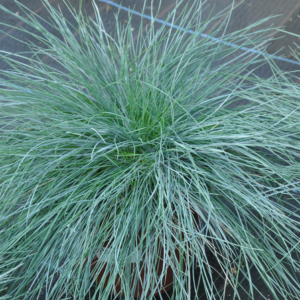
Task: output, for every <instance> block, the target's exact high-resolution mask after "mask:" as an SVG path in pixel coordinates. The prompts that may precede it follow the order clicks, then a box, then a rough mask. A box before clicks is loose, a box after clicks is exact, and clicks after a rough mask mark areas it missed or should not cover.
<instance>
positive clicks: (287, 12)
mask: <svg viewBox="0 0 300 300" xmlns="http://www.w3.org/2000/svg"><path fill="white" fill-rule="evenodd" d="M19 2H20V3H21V4H23V5H24V6H26V7H28V8H29V9H30V10H31V11H33V12H35V13H37V14H38V15H39V16H40V17H42V18H44V19H46V18H47V16H48V15H49V14H48V12H47V10H46V9H45V7H44V6H43V4H42V3H41V1H40V0H20V1H19ZM49 2H50V3H51V4H52V5H53V6H54V7H60V9H61V10H62V12H63V13H64V15H65V17H66V18H67V19H68V20H69V21H70V22H71V23H72V24H75V22H74V20H73V19H72V16H71V14H70V12H69V11H68V10H67V9H66V7H65V4H64V3H63V1H62V0H49ZM79 2H80V0H72V1H71V3H72V5H73V6H74V7H75V8H78V7H79ZM113 2H115V3H118V4H121V3H122V5H123V6H126V7H130V8H134V9H135V10H136V11H138V12H140V11H141V10H142V7H143V0H123V1H121V0H114V1H113ZM96 3H97V5H98V7H99V10H100V12H101V16H102V18H103V22H104V24H105V26H106V29H107V30H108V31H109V32H112V31H113V30H114V28H115V22H116V21H115V16H114V15H115V14H116V13H117V11H118V9H117V8H116V7H113V6H111V5H107V4H104V3H102V2H96ZM161 3H162V4H161V9H160V11H159V15H158V17H159V18H160V19H165V18H166V17H167V15H168V12H170V11H171V10H172V9H173V8H174V6H175V5H176V0H162V2H161ZM0 4H1V5H4V6H5V7H7V8H8V9H9V10H11V11H12V12H14V13H15V14H18V15H20V16H25V14H24V12H22V10H20V8H19V7H18V6H17V5H16V4H15V3H14V1H12V0H0ZM158 4H159V0H154V1H153V2H152V5H151V0H146V11H145V13H146V14H151V10H152V11H153V12H154V13H156V12H157V10H158ZM231 4H232V0H208V1H207V3H206V5H207V6H209V7H210V8H211V9H212V8H213V7H214V11H213V14H216V13H218V12H220V11H221V10H223V9H225V8H226V7H228V6H229V5H231ZM239 4H240V5H239ZM235 6H238V7H237V8H236V9H235V10H234V12H233V14H232V16H231V20H230V23H229V26H228V32H233V31H235V30H238V29H241V28H244V27H245V26H247V25H250V24H252V23H253V22H255V21H258V20H260V19H262V18H265V17H268V16H270V15H273V16H276V17H274V18H272V19H270V20H268V21H267V22H266V23H265V24H264V27H268V26H271V25H274V26H284V27H285V28H286V30H287V31H289V32H292V33H296V34H300V17H298V15H300V1H299V0H245V1H243V2H242V1H236V3H235ZM82 8H83V9H84V10H85V11H86V14H87V15H89V16H90V17H91V18H92V19H93V18H94V10H93V7H92V0H83V5H82ZM208 11H209V10H207V13H208ZM25 17H26V16H25ZM127 20H128V13H127V12H125V11H121V12H120V15H119V21H120V22H123V23H124V24H125V22H126V21H127ZM139 21H140V19H139V17H137V16H135V17H134V18H133V22H132V28H133V29H132V30H133V35H134V34H137V28H138V24H139ZM0 22H1V23H4V24H6V25H4V24H0V50H2V51H6V52H9V53H22V54H24V55H25V56H28V57H30V53H29V50H30V49H29V47H28V46H27V45H26V44H24V43H23V42H32V43H38V42H37V40H36V39H34V38H33V37H31V36H30V35H29V34H26V33H24V32H21V31H19V30H18V28H20V27H23V28H25V29H28V30H30V31H33V30H32V28H30V27H29V26H28V25H26V24H25V23H24V22H22V21H20V20H19V19H18V18H17V17H15V16H12V15H10V14H7V13H5V12H3V11H2V10H1V11H0ZM147 24H148V23H147V21H145V23H144V26H145V27H146V26H147ZM215 25H216V23H214V22H212V24H211V27H210V28H208V29H207V33H208V34H209V32H210V30H212V29H213V27H214V26H215ZM44 26H45V27H46V28H48V29H49V30H50V31H53V29H52V28H51V27H50V26H49V25H47V24H46V23H44ZM53 32H54V31H53ZM279 37H282V38H281V39H277V38H279ZM274 38H275V40H274V41H273V42H272V43H270V45H269V46H268V48H267V51H268V53H270V54H276V55H280V56H283V57H287V58H289V59H291V60H294V59H295V58H294V57H293V55H292V54H291V49H292V50H295V49H297V47H296V44H297V43H299V41H298V39H297V38H296V37H294V36H292V35H285V34H283V33H279V32H277V33H275V34H274ZM39 45H40V46H42V45H41V44H39ZM40 58H41V59H42V60H43V61H44V62H45V63H47V64H49V65H51V66H53V67H55V68H58V69H60V68H61V66H60V65H59V64H58V63H57V62H55V61H54V60H51V59H50V58H49V57H48V56H43V55H41V56H40ZM278 66H279V68H280V69H282V70H286V71H290V72H291V71H295V72H296V74H297V73H298V71H300V66H299V65H297V64H293V63H286V62H282V61H278ZM8 68H9V66H8V65H7V64H6V63H5V62H4V61H3V60H2V59H1V58H0V70H7V69H8ZM259 74H260V76H263V77H268V76H270V74H271V73H270V70H268V68H265V67H261V68H260V69H259ZM211 265H212V266H213V267H214V268H216V269H219V267H218V265H217V263H216V262H215V261H214V259H213V257H211ZM216 273H217V272H216ZM252 275H253V283H254V284H255V285H256V286H257V287H258V291H257V292H256V293H255V297H254V298H252V299H254V300H262V299H268V300H272V299H274V297H272V295H271V293H269V291H268V290H267V289H266V287H265V286H264V285H263V283H262V282H261V280H260V279H259V276H258V274H257V273H256V271H255V269H254V268H253V269H252ZM58 276H59V274H57V278H58ZM216 288H217V289H218V290H219V292H220V295H221V294H222V292H223V291H224V288H225V282H224V280H223V279H222V278H218V276H217V275H216ZM243 288H244V289H245V291H247V290H248V288H249V284H248V283H247V282H243V283H242V287H241V289H240V290H239V292H240V293H241V295H242V300H248V299H249V300H250V299H251V298H250V296H248V295H247V292H243ZM202 293H203V290H202V291H201V289H200V290H199V295H201V294H202ZM91 294H93V290H91ZM167 298H168V297H167V295H166V297H165V299H167ZM193 298H194V296H193V297H192V299H193ZM39 299H45V295H44V296H41V297H40V298H39ZM68 299H70V298H68ZM86 299H89V296H88V295H87V297H86ZM201 299H206V297H204V296H203V297H201ZM222 299H223V297H222ZM231 299H232V300H233V291H232V289H231V288H230V286H228V285H227V287H226V293H225V296H224V300H231ZM235 299H238V298H235ZM291 299H292V298H291ZM52 300H56V299H52ZM74 300H81V299H74ZM178 300H179V299H178ZM282 300H285V299H282ZM295 300H296V299H295Z"/></svg>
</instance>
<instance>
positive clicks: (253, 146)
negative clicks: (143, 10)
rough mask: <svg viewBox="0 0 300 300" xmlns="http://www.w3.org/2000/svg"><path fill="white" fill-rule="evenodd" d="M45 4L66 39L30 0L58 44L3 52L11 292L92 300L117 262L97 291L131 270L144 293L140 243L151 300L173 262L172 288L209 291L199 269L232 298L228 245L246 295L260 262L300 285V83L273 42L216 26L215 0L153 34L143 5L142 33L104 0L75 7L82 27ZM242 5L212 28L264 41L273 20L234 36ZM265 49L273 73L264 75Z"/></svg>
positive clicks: (1, 272)
mask: <svg viewBox="0 0 300 300" xmlns="http://www.w3.org/2000/svg"><path fill="white" fill-rule="evenodd" d="M45 5H46V7H47V8H48V11H49V13H50V14H51V16H52V21H47V20H44V21H45V22H46V21H47V22H51V24H52V26H53V28H56V30H58V31H59V32H60V35H61V36H60V38H57V37H56V36H55V35H53V34H52V33H51V32H49V31H47V30H46V29H45V28H44V27H43V26H42V25H41V23H40V20H39V17H38V16H36V15H34V14H31V12H30V11H27V10H26V8H25V7H22V8H23V9H24V10H25V11H26V12H27V14H28V19H25V18H22V17H20V16H19V18H20V19H21V20H23V21H24V22H25V23H27V24H29V25H31V26H32V27H33V28H34V30H35V31H32V32H31V34H32V35H34V36H35V37H36V38H37V39H38V40H39V41H41V42H42V43H43V46H41V47H38V46H35V45H32V51H33V54H34V55H33V57H32V59H29V60H28V63H21V62H20V61H19V57H18V56H13V55H10V54H9V53H2V56H1V58H2V59H4V60H5V61H6V62H7V63H8V64H10V65H11V70H10V71H3V70H2V71H1V76H2V78H3V79H1V82H0V84H1V86H0V87H1V89H0V101H1V108H0V126H1V129H0V130H1V143H0V184H1V186H0V197H1V198H0V230H1V231H0V258H1V259H0V290H5V293H6V295H7V296H9V299H24V300H29V299H37V298H36V297H37V296H38V295H39V294H40V293H41V292H42V288H44V289H43V291H44V292H45V293H46V295H47V299H53V300H57V299H67V296H66V295H68V296H69V297H71V296H73V297H74V299H76V300H81V299H84V297H85V295H86V294H87V293H88V291H89V289H90V287H91V286H92V285H93V284H94V283H95V280H93V278H95V277H96V276H97V275H98V274H99V272H100V271H101V270H104V269H105V272H106V274H108V273H109V275H110V276H109V282H108V283H107V285H104V281H105V277H103V278H104V280H103V281H101V282H98V284H97V285H96V289H97V291H98V295H97V296H95V298H94V299H108V295H109V294H114V286H115V284H114V283H115V279H116V278H117V276H119V277H120V278H121V281H122V290H121V292H120V293H119V295H115V296H120V295H123V297H125V299H126V300H127V299H128V300H129V299H133V295H134V291H135V288H134V286H133V287H132V285H131V284H132V282H134V283H135V284H136V283H137V281H138V280H139V279H141V278H139V277H141V274H140V273H139V272H130V265H131V257H132V255H136V256H139V257H143V259H142V264H143V268H144V269H145V270H147V272H146V273H145V276H146V279H145V280H142V279H141V280H142V284H143V287H144V290H143V293H142V294H141V295H140V296H139V298H140V299H152V297H153V294H154V293H155V292H156V291H157V288H155V287H157V286H159V285H160V283H161V282H162V281H163V275H164V273H165V272H166V271H167V269H168V268H169V267H171V268H172V270H173V271H174V289H173V290H174V293H173V299H180V300H181V299H190V298H191V291H192V290H198V291H199V289H200V287H199V284H198V282H196V281H195V277H194V273H195V272H196V271H195V270H197V272H198V273H199V274H200V278H201V289H202V293H205V294H206V295H207V299H220V298H221V299H223V291H217V287H216V286H215V278H216V277H215V275H216V270H210V267H209V264H210V260H209V259H208V257H209V255H213V256H214V257H215V259H217V261H218V263H219V265H220V266H221V269H222V272H220V274H219V276H222V277H223V278H224V280H225V283H226V284H229V286H232V287H234V295H232V296H233V297H234V296H236V299H241V297H240V294H239V292H240V291H241V290H240V289H238V287H239V286H240V285H241V280H242V279H243V280H244V279H246V280H248V281H249V289H248V290H247V291H246V292H247V293H248V294H249V297H250V299H252V298H253V294H254V292H255V291H256V286H255V284H254V283H253V278H252V275H251V274H252V273H251V270H253V269H254V268H255V269H256V270H257V272H258V274H259V275H260V276H261V279H262V280H263V281H264V282H265V284H266V285H267V287H268V289H269V291H270V294H271V295H272V297H273V298H272V299H289V297H290V296H291V297H292V296H294V297H295V299H299V297H300V286H299V282H298V281H297V277H296V276H297V272H298V270H299V267H300V263H299V251H300V247H299V238H298V237H299V218H298V214H297V207H298V204H299V192H298V191H300V183H299V178H300V162H299V154H300V151H299V149H300V140H299V132H300V130H299V129H300V126H299V121H300V113H299V104H300V102H299V87H298V86H297V85H295V84H294V83H292V81H291V80H289V79H288V78H287V76H286V74H283V73H281V72H280V71H279V70H278V69H277V68H276V66H275V64H273V63H272V61H271V60H270V59H268V58H267V57H266V56H260V57H258V56H257V55H256V56H253V53H247V52H243V51H240V50H238V49H235V48H232V47H230V46H229V45H228V44H227V43H221V42H219V41H217V40H211V39H206V38H201V37H200V36H199V34H200V33H203V32H205V30H206V29H207V28H208V27H209V26H210V22H211V21H212V20H215V21H216V20H217V19H218V18H219V17H220V15H219V16H217V17H209V19H207V20H206V19H204V18H203V14H204V13H203V5H201V1H192V2H191V3H189V4H188V5H187V6H186V9H184V10H182V13H180V14H177V13H176V12H177V11H178V6H177V7H176V8H175V10H174V11H173V12H172V13H171V14H170V15H169V17H168V21H169V22H173V23H176V24H179V25H180V26H181V27H184V28H186V29H191V30H194V31H195V32H196V33H195V34H190V33H188V32H187V30H177V31H176V30H174V29H170V28H169V27H167V26H166V25H163V26H161V27H160V28H159V29H158V30H157V27H156V25H155V24H154V22H152V25H151V26H150V27H149V28H148V30H147V31H146V32H145V33H143V32H142V30H143V18H141V23H140V28H139V34H138V38H137V40H136V41H134V36H133V32H132V31H131V16H129V21H128V23H127V24H124V25H121V24H119V22H116V31H115V33H114V34H112V35H109V34H108V33H107V32H106V30H105V28H104V25H103V23H102V20H101V17H100V14H99V11H98V8H97V5H95V11H96V19H95V20H94V21H92V20H90V19H88V18H86V17H85V16H84V15H83V14H82V13H81V12H78V13H76V12H75V10H74V9H73V8H71V6H70V10H71V11H72V12H73V14H74V17H75V18H76V19H77V21H78V28H77V30H78V35H77V37H74V36H73V33H72V32H73V30H74V28H71V25H70V24H68V22H67V20H66V19H65V18H64V17H63V16H62V15H61V13H60V12H59V11H56V10H55V9H54V8H53V7H51V6H50V5H49V4H48V3H47V1H45ZM20 7H21V6H20ZM1 9H3V10H5V11H6V12H7V13H11V12H9V11H8V10H7V9H5V8H4V7H3V6H1ZM223 13H225V12H223ZM116 17H117V20H118V16H116ZM229 17H230V13H229V14H228V16H227V17H226V18H225V19H224V21H223V22H221V23H220V24H219V26H218V27H217V28H216V29H215V30H214V31H213V32H212V33H211V35H212V36H215V37H218V38H220V39H221V40H222V41H226V42H230V43H236V44H239V45H241V46H245V47H250V48H251V47H252V48H255V47H261V48H260V49H263V42H264V41H265V39H266V36H268V35H269V34H270V33H271V31H269V30H261V31H255V30H254V29H255V24H254V25H252V26H250V27H248V28H246V29H243V30H240V31H238V32H234V33H231V34H227V32H226V26H227V24H228V19H229ZM153 18H155V16H154V17H153ZM153 20H154V19H153ZM256 25H257V24H256ZM23 30H24V31H25V29H23ZM36 31H38V32H39V33H40V34H39V35H36V34H35V32H36ZM135 33H136V30H135ZM38 54H48V55H49V56H50V57H52V58H53V59H55V60H56V61H57V62H59V63H60V64H61V65H62V66H63V67H64V72H60V71H58V70H56V69H53V68H51V67H49V66H47V65H46V64H45V63H43V62H42V61H41V60H40V59H39V56H38ZM24 59H25V58H24ZM259 61H260V62H266V63H267V64H269V65H270V67H271V68H272V70H273V72H274V75H273V76H272V78H269V79H262V78H258V77H256V76H254V75H253V72H252V66H254V63H256V62H259ZM236 102H239V103H240V104H239V105H238V106H236V105H235V103H236ZM107 243H108V244H109V247H104V246H106V245H107ZM161 249H164V252H163V253H164V255H163V256H164V257H163V259H164V265H163V274H162V275H161V276H158V275H157V273H156V269H155V265H156V263H157V262H158V260H159V259H160V255H159V253H161ZM177 251H179V252H180V259H179V260H178V259H177V256H176V253H177ZM97 253H98V255H99V260H98V263H97V266H96V268H94V269H93V271H91V268H90V265H91V261H92V259H93V258H94V257H95V256H96V254H97ZM134 266H135V267H134V268H135V270H137V271H139V270H140V267H139V265H138V263H135V265H134ZM233 270H234V271H233ZM58 271H59V272H58ZM211 271H213V272H211ZM55 273H59V275H60V277H59V280H58V281H57V282H54V281H53V279H54V274H55ZM226 284H225V286H226ZM200 294H201V293H200ZM160 296H161V295H160ZM64 297H65V298H64ZM232 299H233V298H232ZM242 300H244V299H242Z"/></svg>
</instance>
